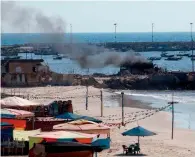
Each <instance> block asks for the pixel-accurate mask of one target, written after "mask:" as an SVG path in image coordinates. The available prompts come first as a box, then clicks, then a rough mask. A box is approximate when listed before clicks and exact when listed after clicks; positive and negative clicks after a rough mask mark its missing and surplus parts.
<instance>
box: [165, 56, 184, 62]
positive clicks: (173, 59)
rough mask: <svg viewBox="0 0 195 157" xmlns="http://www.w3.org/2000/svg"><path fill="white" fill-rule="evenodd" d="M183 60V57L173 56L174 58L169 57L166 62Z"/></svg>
mask: <svg viewBox="0 0 195 157" xmlns="http://www.w3.org/2000/svg"><path fill="white" fill-rule="evenodd" d="M181 59H182V57H177V56H173V57H168V58H166V59H165V60H168V61H178V60H181Z"/></svg>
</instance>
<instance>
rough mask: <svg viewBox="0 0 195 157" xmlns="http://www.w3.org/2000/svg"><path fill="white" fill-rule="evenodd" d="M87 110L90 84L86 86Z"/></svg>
mask: <svg viewBox="0 0 195 157" xmlns="http://www.w3.org/2000/svg"><path fill="white" fill-rule="evenodd" d="M86 110H88V84H87V86H86Z"/></svg>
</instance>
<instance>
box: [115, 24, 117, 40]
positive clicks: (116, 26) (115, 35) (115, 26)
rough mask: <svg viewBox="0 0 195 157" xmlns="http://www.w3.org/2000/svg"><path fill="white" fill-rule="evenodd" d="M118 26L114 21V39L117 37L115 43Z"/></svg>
mask: <svg viewBox="0 0 195 157" xmlns="http://www.w3.org/2000/svg"><path fill="white" fill-rule="evenodd" d="M116 27H117V23H114V29H115V30H114V39H115V43H116Z"/></svg>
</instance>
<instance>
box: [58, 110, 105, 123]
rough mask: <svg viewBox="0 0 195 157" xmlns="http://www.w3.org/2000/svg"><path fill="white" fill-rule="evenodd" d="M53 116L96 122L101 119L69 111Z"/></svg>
mask: <svg viewBox="0 0 195 157" xmlns="http://www.w3.org/2000/svg"><path fill="white" fill-rule="evenodd" d="M55 118H60V119H70V120H79V119H85V120H88V121H92V122H96V123H101V122H102V121H101V120H99V119H96V118H93V117H88V116H82V115H78V114H74V113H70V112H66V113H63V114H61V115H58V116H55Z"/></svg>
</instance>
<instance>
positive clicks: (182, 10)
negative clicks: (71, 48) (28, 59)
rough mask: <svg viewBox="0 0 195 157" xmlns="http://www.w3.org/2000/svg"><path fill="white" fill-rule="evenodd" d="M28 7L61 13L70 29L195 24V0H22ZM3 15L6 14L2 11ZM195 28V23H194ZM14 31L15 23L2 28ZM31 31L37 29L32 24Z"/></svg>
mask: <svg viewBox="0 0 195 157" xmlns="http://www.w3.org/2000/svg"><path fill="white" fill-rule="evenodd" d="M18 4H19V5H20V6H21V7H24V8H36V9H39V10H41V11H42V12H43V13H44V14H45V15H46V16H49V17H50V16H60V17H61V18H62V19H63V20H64V21H65V22H66V31H67V32H68V31H69V30H70V27H69V25H70V24H72V30H73V32H75V33H78V32H81V33H84V32H113V31H114V23H117V32H151V29H152V23H154V31H155V32H189V31H190V23H191V22H192V23H194V25H195V9H194V8H195V1H194V2H192V1H188V2H185V1H180V2H174V1H172V2H170V1H169V2H168V1H161V2H159V1H158V2H154V1H153V2H152V1H145V2H144V1H143V2H141V1H138V2H133V1H113V2H111V1H91V2H90V1H77V2H76V1H72V2H70V1H31V2H30V1H20V2H18ZM2 16H3V14H2ZM30 27H31V26H30ZM193 28H195V27H193ZM2 30H3V32H6V33H11V32H14V25H9V26H6V27H3V28H2ZM30 31H31V32H35V31H36V30H33V28H32V27H31V28H30Z"/></svg>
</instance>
